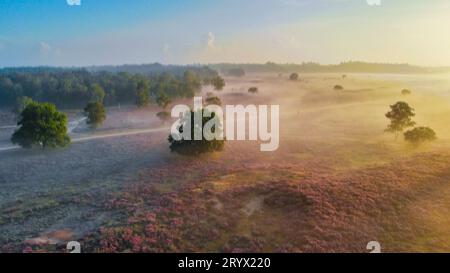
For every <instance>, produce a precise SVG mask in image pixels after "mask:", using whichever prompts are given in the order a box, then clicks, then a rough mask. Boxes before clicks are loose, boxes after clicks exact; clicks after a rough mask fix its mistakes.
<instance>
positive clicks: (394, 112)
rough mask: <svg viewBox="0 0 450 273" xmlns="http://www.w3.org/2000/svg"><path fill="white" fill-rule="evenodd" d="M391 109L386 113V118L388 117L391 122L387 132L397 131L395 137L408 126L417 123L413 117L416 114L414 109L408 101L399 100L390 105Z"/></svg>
mask: <svg viewBox="0 0 450 273" xmlns="http://www.w3.org/2000/svg"><path fill="white" fill-rule="evenodd" d="M390 108H391V111H389V112H388V113H386V118H388V119H389V120H390V121H391V123H390V124H389V125H388V127H387V128H386V130H385V131H386V132H390V133H395V138H396V139H397V137H398V134H399V133H400V132H403V130H405V129H406V128H408V127H412V126H414V125H415V124H416V123H415V122H414V121H413V120H412V119H411V118H412V117H414V116H415V115H416V114H415V113H414V109H413V108H411V107H410V106H409V105H408V104H407V103H406V102H402V101H399V102H397V103H396V104H394V105H391V106H390Z"/></svg>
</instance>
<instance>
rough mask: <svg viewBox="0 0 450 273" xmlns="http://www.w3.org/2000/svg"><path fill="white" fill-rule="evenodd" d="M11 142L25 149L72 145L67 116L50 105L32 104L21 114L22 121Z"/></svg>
mask: <svg viewBox="0 0 450 273" xmlns="http://www.w3.org/2000/svg"><path fill="white" fill-rule="evenodd" d="M17 125H18V126H19V129H17V130H16V131H15V132H14V134H13V136H12V138H11V141H12V143H14V144H18V145H20V146H22V147H23V148H31V147H33V146H40V147H42V148H46V147H52V148H55V147H64V146H66V145H68V144H69V143H70V137H69V136H68V134H67V116H66V115H65V114H64V113H61V112H58V111H57V110H56V106H55V105H53V104H50V103H38V102H32V103H30V104H28V105H27V107H26V108H25V109H24V110H23V111H22V113H21V114H20V121H19V122H18V124H17Z"/></svg>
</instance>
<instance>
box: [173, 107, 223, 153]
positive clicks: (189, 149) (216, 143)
mask: <svg viewBox="0 0 450 273" xmlns="http://www.w3.org/2000/svg"><path fill="white" fill-rule="evenodd" d="M204 111H206V110H205V109H202V110H199V113H198V114H200V115H202V117H203V113H204ZM186 115H190V117H189V116H187V118H190V125H191V140H185V139H182V140H175V139H173V137H172V135H170V136H169V139H168V140H169V143H170V150H171V152H175V153H178V154H181V155H199V154H203V153H209V152H215V151H222V150H223V148H224V145H225V140H216V139H214V140H210V141H209V140H206V139H205V137H204V135H203V133H202V139H201V140H194V135H195V131H196V130H197V131H199V130H202V131H203V128H204V127H205V124H206V123H207V122H208V121H210V120H213V119H216V122H217V124H220V125H219V126H218V127H220V128H213V130H212V132H213V133H216V132H219V131H218V130H222V124H221V123H220V120H219V119H218V117H216V115H215V113H211V115H210V117H203V118H202V124H203V126H202V128H201V129H200V128H199V126H196V124H195V121H194V112H193V111H190V113H189V112H188V113H186ZM183 127H184V125H182V126H181V127H180V128H179V129H178V131H179V132H180V134H182V133H183V130H184V128H183Z"/></svg>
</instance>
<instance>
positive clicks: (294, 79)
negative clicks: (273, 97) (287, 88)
mask: <svg viewBox="0 0 450 273" xmlns="http://www.w3.org/2000/svg"><path fill="white" fill-rule="evenodd" d="M298 78H299V76H298V74H297V73H292V74H291V75H290V76H289V80H291V81H297V80H298Z"/></svg>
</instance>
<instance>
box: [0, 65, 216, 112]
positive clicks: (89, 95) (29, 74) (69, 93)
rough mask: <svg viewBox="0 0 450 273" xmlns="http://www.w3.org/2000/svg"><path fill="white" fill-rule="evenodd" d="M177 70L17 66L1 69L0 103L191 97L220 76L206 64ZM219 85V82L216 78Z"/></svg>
mask: <svg viewBox="0 0 450 273" xmlns="http://www.w3.org/2000/svg"><path fill="white" fill-rule="evenodd" d="M175 72H176V73H171V72H162V73H156V72H155V73H148V74H144V73H135V74H132V73H129V72H107V71H99V72H94V71H88V70H87V69H73V70H70V69H62V68H61V69H58V68H42V67H41V68H17V69H2V70H0V106H14V105H15V104H17V101H18V100H19V99H20V98H21V97H28V98H31V99H32V100H34V101H37V102H49V103H53V104H55V105H56V106H57V107H59V108H84V107H85V106H86V105H87V104H88V103H90V102H98V101H102V102H103V104H104V105H105V106H111V105H117V104H119V103H121V104H137V105H138V106H145V105H146V104H148V102H149V101H151V100H156V98H158V97H161V95H164V96H167V97H168V98H170V99H175V98H190V97H193V96H194V95H195V93H196V92H197V91H199V90H200V88H201V86H202V84H213V85H214V83H215V82H216V81H217V79H218V78H220V76H219V75H218V73H217V72H216V71H214V70H211V69H209V68H206V67H201V68H195V69H192V70H191V69H184V71H183V72H182V73H181V68H177V69H176V70H175ZM219 83H220V84H219V86H220V88H221V87H222V86H221V85H222V82H221V81H219Z"/></svg>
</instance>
